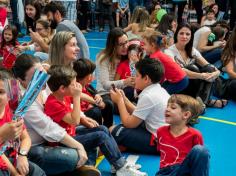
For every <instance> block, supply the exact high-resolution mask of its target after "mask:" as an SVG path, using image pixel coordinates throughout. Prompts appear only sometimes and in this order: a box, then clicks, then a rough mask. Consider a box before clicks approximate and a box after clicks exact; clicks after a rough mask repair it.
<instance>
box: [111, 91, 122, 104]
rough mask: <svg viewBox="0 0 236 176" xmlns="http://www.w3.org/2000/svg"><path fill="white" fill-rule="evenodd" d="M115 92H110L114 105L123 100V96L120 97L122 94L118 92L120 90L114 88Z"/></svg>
mask: <svg viewBox="0 0 236 176" xmlns="http://www.w3.org/2000/svg"><path fill="white" fill-rule="evenodd" d="M115 90H116V91H114V90H112V89H111V90H110V95H111V100H112V101H113V102H114V103H116V104H118V102H120V101H122V100H123V96H122V94H121V92H120V89H117V88H115Z"/></svg>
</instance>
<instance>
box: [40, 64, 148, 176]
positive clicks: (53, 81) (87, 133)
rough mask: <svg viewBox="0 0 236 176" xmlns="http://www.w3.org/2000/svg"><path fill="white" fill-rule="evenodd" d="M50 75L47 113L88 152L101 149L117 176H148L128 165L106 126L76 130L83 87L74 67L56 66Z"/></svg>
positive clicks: (90, 160)
mask: <svg viewBox="0 0 236 176" xmlns="http://www.w3.org/2000/svg"><path fill="white" fill-rule="evenodd" d="M48 73H49V74H50V75H51V77H50V78H49V80H48V86H49V88H50V89H51V91H52V94H51V95H49V97H48V99H47V101H46V103H45V113H46V114H47V115H48V116H49V117H51V118H52V119H53V121H55V122H57V123H58V124H59V125H61V126H62V127H64V128H65V129H66V130H67V132H68V133H69V134H71V135H72V136H74V138H75V139H76V140H77V141H79V142H80V143H81V144H83V145H84V148H85V150H86V151H87V152H90V153H91V151H93V150H94V149H95V148H97V147H100V150H101V151H102V153H103V154H104V155H105V157H106V159H107V160H108V161H109V162H110V164H112V165H113V166H114V168H115V170H116V174H117V176H123V175H137V176H145V175H146V174H145V173H143V172H140V171H138V170H136V168H135V167H132V166H130V165H129V164H127V163H126V160H125V159H124V158H123V157H122V155H121V153H120V151H119V149H118V146H117V144H116V142H115V140H114V138H113V137H112V135H111V134H110V132H109V131H108V129H107V128H106V127H105V126H102V125H98V124H97V122H96V121H94V123H95V125H94V127H93V128H89V129H88V128H77V129H76V131H75V126H77V125H79V124H80V121H82V119H83V118H84V116H83V115H81V111H80V95H81V92H82V86H81V85H80V84H79V83H78V82H76V76H77V75H76V72H75V71H74V70H73V69H72V68H71V67H67V66H57V65H55V66H51V67H50V69H49V71H48ZM72 102H73V108H72V107H71V104H72ZM88 157H89V158H88V163H87V164H90V165H91V164H95V160H94V159H96V157H94V156H91V155H88ZM92 160H93V161H92Z"/></svg>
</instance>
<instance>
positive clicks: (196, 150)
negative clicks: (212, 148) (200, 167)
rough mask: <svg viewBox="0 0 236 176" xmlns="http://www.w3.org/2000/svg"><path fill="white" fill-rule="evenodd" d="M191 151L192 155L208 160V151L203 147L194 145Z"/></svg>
mask: <svg viewBox="0 0 236 176" xmlns="http://www.w3.org/2000/svg"><path fill="white" fill-rule="evenodd" d="M192 151H193V152H194V153H197V154H198V156H199V157H201V158H208V157H209V151H208V150H207V148H206V147H204V146H203V145H195V146H194V147H193V149H192Z"/></svg>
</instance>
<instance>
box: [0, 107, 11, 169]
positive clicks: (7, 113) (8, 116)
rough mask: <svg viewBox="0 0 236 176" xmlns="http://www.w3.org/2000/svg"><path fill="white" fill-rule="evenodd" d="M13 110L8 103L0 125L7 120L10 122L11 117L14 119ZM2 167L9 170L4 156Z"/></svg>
mask: <svg viewBox="0 0 236 176" xmlns="http://www.w3.org/2000/svg"><path fill="white" fill-rule="evenodd" d="M12 116H13V115H12V112H11V109H10V107H9V105H7V106H6V107H5V112H4V114H3V117H2V118H1V119H0V126H2V125H3V124H5V123H7V122H10V121H11V119H12ZM2 145H3V144H0V147H1V146H2ZM0 169H1V170H7V164H6V163H5V162H4V160H3V159H2V157H0Z"/></svg>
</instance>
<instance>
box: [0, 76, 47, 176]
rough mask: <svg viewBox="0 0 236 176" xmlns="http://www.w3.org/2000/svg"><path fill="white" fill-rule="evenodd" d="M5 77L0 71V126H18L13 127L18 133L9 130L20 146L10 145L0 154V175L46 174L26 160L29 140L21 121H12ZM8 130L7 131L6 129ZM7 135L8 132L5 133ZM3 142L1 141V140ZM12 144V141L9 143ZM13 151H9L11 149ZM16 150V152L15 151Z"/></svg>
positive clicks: (30, 175) (40, 175) (36, 175)
mask: <svg viewBox="0 0 236 176" xmlns="http://www.w3.org/2000/svg"><path fill="white" fill-rule="evenodd" d="M5 79H7V74H6V73H4V72H0V127H4V128H5V127H6V125H5V124H11V126H15V127H18V128H14V129H15V130H17V131H18V134H15V132H14V131H13V132H12V131H11V133H13V134H15V137H16V138H18V137H19V139H20V146H19V148H18V149H16V148H12V146H9V147H7V150H6V151H5V153H4V154H2V155H0V175H3V176H7V175H13V176H18V175H29V176H44V175H45V176H46V174H45V173H44V171H43V170H42V169H40V168H39V167H38V166H37V165H35V164H34V163H32V162H30V161H28V158H27V154H28V151H29V149H30V147H31V140H30V137H29V135H28V132H27V130H26V129H25V128H24V127H23V126H22V125H23V121H22V120H20V121H19V122H13V121H12V116H13V114H12V112H11V109H10V107H9V105H8V98H7V92H6V90H5V86H4V80H5ZM8 132H9V131H8ZM5 135H9V134H5ZM10 138H11V139H12V137H10ZM2 142H3V141H2ZM11 144H12V143H11ZM3 145H4V143H2V144H0V149H2V147H3ZM12 149H13V152H10V151H12ZM17 151H18V154H17V153H16V152H17ZM8 154H9V157H10V158H12V159H13V160H14V161H15V163H14V164H16V165H13V164H12V163H11V162H10V160H9V159H8Z"/></svg>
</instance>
